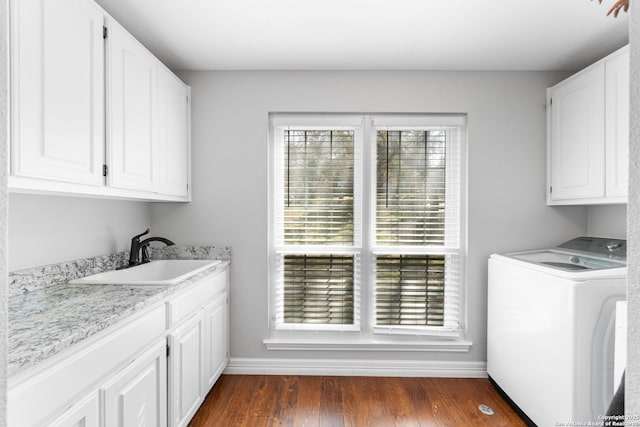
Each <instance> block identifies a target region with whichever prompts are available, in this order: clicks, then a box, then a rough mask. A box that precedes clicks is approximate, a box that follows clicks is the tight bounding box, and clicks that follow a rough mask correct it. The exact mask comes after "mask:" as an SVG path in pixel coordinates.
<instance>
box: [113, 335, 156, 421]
mask: <svg viewBox="0 0 640 427" xmlns="http://www.w3.org/2000/svg"><path fill="white" fill-rule="evenodd" d="M166 366H167V359H166V343H165V341H164V340H163V341H161V342H159V343H158V344H157V345H155V346H154V347H153V348H152V349H151V350H150V351H148V352H146V353H145V354H144V355H142V356H141V357H140V358H139V359H137V360H136V361H134V362H133V363H132V364H131V365H130V366H128V367H127V368H126V369H124V370H123V371H122V372H121V373H120V374H118V375H117V376H116V377H115V378H114V379H113V380H112V381H110V382H109V383H107V384H106V385H105V386H104V387H102V388H101V394H102V399H103V401H104V417H105V424H106V425H107V426H113V427H136V426H158V427H163V426H166V425H167V418H166V413H167V405H166V402H167V394H166V390H167V382H166V378H167V371H166Z"/></svg>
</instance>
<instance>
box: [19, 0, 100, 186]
mask: <svg viewBox="0 0 640 427" xmlns="http://www.w3.org/2000/svg"><path fill="white" fill-rule="evenodd" d="M10 10H11V24H10V25H11V173H12V174H13V175H16V176H23V177H31V178H44V179H50V180H57V181H65V182H74V183H82V184H90V185H103V182H104V178H103V176H102V165H103V163H104V89H103V87H104V40H103V37H102V28H103V22H104V18H103V14H102V11H101V9H100V8H99V7H98V6H97V5H96V4H95V3H94V2H92V1H89V0H13V1H11V4H10Z"/></svg>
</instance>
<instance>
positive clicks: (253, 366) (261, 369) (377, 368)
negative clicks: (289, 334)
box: [224, 358, 487, 378]
mask: <svg viewBox="0 0 640 427" xmlns="http://www.w3.org/2000/svg"><path fill="white" fill-rule="evenodd" d="M224 373H225V374H232V375H233V374H236V375H335V376H372V377H374V376H375V377H450V378H486V377H487V363H486V362H448V361H415V360H411V361H407V360H366V359H365V360H363V359H355V360H353V359H350V360H341V359H248V358H231V360H230V361H229V364H228V365H227V368H226V369H225V371H224Z"/></svg>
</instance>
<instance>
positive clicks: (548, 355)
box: [487, 237, 627, 427]
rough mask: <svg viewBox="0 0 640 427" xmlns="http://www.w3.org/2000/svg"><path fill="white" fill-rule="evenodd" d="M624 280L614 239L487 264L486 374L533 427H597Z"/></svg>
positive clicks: (607, 394) (609, 379) (620, 249)
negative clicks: (574, 426) (592, 426)
mask: <svg viewBox="0 0 640 427" xmlns="http://www.w3.org/2000/svg"><path fill="white" fill-rule="evenodd" d="M626 277H627V267H626V241H624V240H617V239H603V238H593V237H580V238H577V239H573V240H571V241H569V242H566V243H564V244H562V245H560V246H558V247H556V248H549V249H541V250H534V251H523V252H513V253H508V254H502V255H498V254H494V255H491V257H490V258H489V291H488V320H487V328H488V329H487V372H488V374H489V377H490V378H491V379H492V380H493V382H494V383H495V384H497V385H498V386H499V387H500V388H501V389H502V391H504V392H505V394H506V395H507V396H508V397H509V398H510V399H511V400H512V401H513V402H514V403H515V404H516V405H517V406H518V407H519V408H520V409H521V410H522V411H523V412H524V413H525V414H526V415H527V416H528V417H529V418H530V419H531V420H532V421H533V422H534V423H536V424H537V425H538V426H539V427H550V426H557V425H560V424H562V423H568V422H574V423H575V422H584V423H585V424H584V425H587V424H586V423H588V422H589V421H593V422H598V421H602V419H600V420H599V419H598V416H602V415H604V414H605V411H606V409H607V405H608V403H609V401H610V399H611V397H612V395H613V387H614V386H613V360H614V356H613V348H614V324H615V323H614V322H615V305H616V302H617V301H620V300H624V299H626ZM565 425H568V424H565Z"/></svg>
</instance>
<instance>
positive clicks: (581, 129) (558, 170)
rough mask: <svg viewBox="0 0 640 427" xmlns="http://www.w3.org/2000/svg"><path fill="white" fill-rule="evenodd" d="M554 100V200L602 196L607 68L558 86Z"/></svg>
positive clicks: (552, 162) (592, 71) (552, 155)
mask: <svg viewBox="0 0 640 427" xmlns="http://www.w3.org/2000/svg"><path fill="white" fill-rule="evenodd" d="M551 100H552V101H551V117H550V120H551V124H550V125H551V141H552V145H551V151H550V155H551V190H550V191H551V200H566V199H581V198H590V197H600V196H602V194H603V190H604V174H603V171H604V164H603V162H602V159H603V158H604V65H603V64H601V65H599V66H597V67H594V68H592V69H590V70H589V71H588V72H586V73H583V74H581V75H580V76H577V77H575V78H573V79H570V80H566V81H565V82H563V83H561V84H560V85H558V86H555V87H554V88H553V91H552V93H551Z"/></svg>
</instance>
